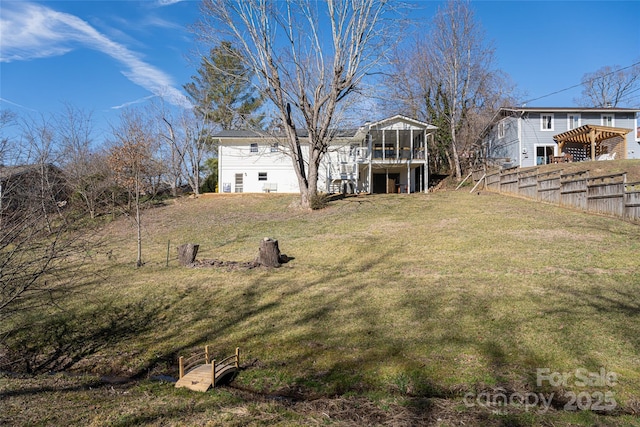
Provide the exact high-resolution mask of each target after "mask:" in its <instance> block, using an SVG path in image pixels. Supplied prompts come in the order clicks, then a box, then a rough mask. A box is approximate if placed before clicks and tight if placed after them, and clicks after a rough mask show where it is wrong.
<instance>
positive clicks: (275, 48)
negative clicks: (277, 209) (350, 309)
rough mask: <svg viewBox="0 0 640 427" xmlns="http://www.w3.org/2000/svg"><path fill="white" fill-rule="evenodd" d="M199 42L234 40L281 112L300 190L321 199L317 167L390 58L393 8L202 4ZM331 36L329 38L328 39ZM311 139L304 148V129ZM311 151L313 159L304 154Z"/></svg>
mask: <svg viewBox="0 0 640 427" xmlns="http://www.w3.org/2000/svg"><path fill="white" fill-rule="evenodd" d="M201 10H202V18H201V21H200V23H199V25H198V27H197V28H198V30H199V36H200V37H201V39H202V40H203V41H205V42H207V43H210V44H212V45H214V46H216V45H219V44H220V42H221V41H222V40H223V39H226V40H230V41H231V42H232V43H233V45H234V46H235V47H236V49H237V50H235V51H229V53H230V54H233V52H237V58H238V60H239V61H241V62H242V63H243V64H245V65H246V68H248V69H249V70H252V73H251V75H253V76H255V79H254V83H255V84H256V86H257V88H258V90H259V92H260V93H261V94H263V95H264V96H265V98H266V99H268V100H269V101H270V102H271V103H272V104H273V106H274V107H275V109H276V111H277V115H278V118H279V120H280V122H281V126H282V130H283V132H284V135H285V141H286V144H287V146H288V150H287V151H288V153H289V154H290V156H291V158H292V162H293V167H294V170H295V172H296V176H297V179H298V185H299V188H300V196H301V200H300V201H301V205H302V206H303V207H305V208H309V207H310V201H311V200H312V199H313V198H314V197H315V196H316V194H317V183H318V168H319V165H320V162H321V160H322V158H323V156H324V155H325V154H326V152H327V149H328V146H329V144H330V142H331V140H332V138H333V137H334V132H333V130H334V128H335V127H336V123H335V121H334V119H335V115H336V112H337V111H338V110H339V109H340V107H341V105H342V103H343V101H344V100H345V99H346V98H347V97H349V95H351V94H352V93H353V92H355V91H357V89H358V88H359V87H360V85H361V84H362V82H363V79H365V77H366V76H367V74H368V73H369V72H370V71H371V70H372V69H373V68H374V67H375V66H376V65H377V64H378V63H379V61H380V60H381V59H382V58H383V57H384V54H385V52H386V50H387V48H388V42H389V40H388V36H389V34H390V33H389V31H388V29H389V25H390V23H391V22H392V21H391V20H386V19H384V17H385V14H386V13H387V12H389V11H390V3H389V2H386V1H378V0H352V1H349V2H346V1H336V0H328V1H326V2H316V1H311V0H287V1H282V2H272V1H267V0H203V2H202V7H201ZM325 31H326V32H325ZM299 127H301V128H303V129H305V130H306V131H307V132H306V133H307V136H305V139H306V141H304V142H303V141H301V136H300V133H299V132H298V128H299ZM304 151H306V153H304Z"/></svg>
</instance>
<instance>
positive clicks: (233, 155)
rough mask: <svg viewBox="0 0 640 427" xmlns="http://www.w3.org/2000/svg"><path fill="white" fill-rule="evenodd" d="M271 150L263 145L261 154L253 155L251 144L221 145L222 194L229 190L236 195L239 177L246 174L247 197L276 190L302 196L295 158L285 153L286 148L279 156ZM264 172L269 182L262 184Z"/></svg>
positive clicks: (267, 145) (278, 152)
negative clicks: (268, 190)
mask: <svg viewBox="0 0 640 427" xmlns="http://www.w3.org/2000/svg"><path fill="white" fill-rule="evenodd" d="M271 147H272V144H270V143H266V142H264V141H263V142H259V143H258V152H257V153H252V152H251V151H250V143H249V142H248V143H246V144H233V145H232V144H226V145H221V146H220V148H219V150H218V158H219V177H218V180H219V181H218V182H219V184H218V186H219V189H220V192H224V191H225V189H226V188H228V189H230V192H232V193H234V192H235V191H236V188H235V175H236V174H242V176H243V190H242V191H243V192H244V193H261V192H263V191H264V189H265V188H266V187H268V188H271V189H274V186H275V188H276V190H275V191H277V192H278V193H298V192H299V187H298V180H297V178H296V175H295V172H294V171H293V166H292V164H291V158H290V157H289V156H287V155H286V154H285V153H284V152H283V151H282V150H283V147H282V146H279V150H278V151H276V152H271ZM260 172H266V174H267V180H266V181H260V180H258V174H259V173H260Z"/></svg>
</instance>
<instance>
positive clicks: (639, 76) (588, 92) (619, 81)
mask: <svg viewBox="0 0 640 427" xmlns="http://www.w3.org/2000/svg"><path fill="white" fill-rule="evenodd" d="M638 90H640V62H636V63H635V64H634V65H633V66H630V67H626V68H620V67H619V66H614V67H610V66H608V65H607V66H605V67H602V68H600V69H598V70H597V71H595V72H593V73H587V74H585V75H584V76H582V97H581V98H579V99H577V100H576V103H577V104H578V105H581V106H584V107H618V106H619V104H620V103H623V102H625V101H626V102H629V99H631V98H630V95H631V94H633V93H635V92H637V91H638ZM637 104H638V103H636V105H637Z"/></svg>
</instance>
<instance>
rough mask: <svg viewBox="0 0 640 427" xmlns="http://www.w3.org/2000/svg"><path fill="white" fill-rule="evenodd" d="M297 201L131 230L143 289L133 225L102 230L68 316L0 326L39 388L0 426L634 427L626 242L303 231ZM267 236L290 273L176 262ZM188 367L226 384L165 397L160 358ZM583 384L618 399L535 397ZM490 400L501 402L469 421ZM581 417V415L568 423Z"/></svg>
mask: <svg viewBox="0 0 640 427" xmlns="http://www.w3.org/2000/svg"><path fill="white" fill-rule="evenodd" d="M611 164H612V165H613V164H614V162H611ZM624 166H626V165H624ZM294 201H295V196H289V195H277V194H270V195H233V194H232V195H212V196H208V197H202V198H199V199H188V198H183V199H177V200H174V201H169V202H167V204H166V205H165V206H162V207H157V208H154V209H149V210H146V211H145V212H144V214H143V227H144V235H143V245H144V246H143V258H144V260H145V265H144V266H143V267H142V268H140V269H136V268H135V267H134V261H135V229H134V225H133V223H132V221H131V220H130V219H128V218H120V219H119V220H117V221H114V222H112V223H110V224H108V225H106V226H105V227H104V228H103V229H102V230H101V232H100V237H101V244H100V245H99V246H95V247H94V248H93V249H92V250H91V251H88V252H87V254H86V260H85V261H84V262H85V263H86V264H85V269H86V270H85V276H86V277H83V278H78V279H79V280H78V284H77V286H76V287H75V288H74V289H73V292H72V293H70V294H69V297H68V299H67V300H66V302H65V303H64V305H62V306H59V307H56V308H50V309H48V311H47V312H44V311H42V310H39V311H38V312H30V313H24V314H23V315H22V316H21V317H20V318H17V319H15V320H14V322H13V323H12V324H9V325H7V324H3V325H2V326H0V334H2V335H3V336H5V337H7V338H6V340H5V343H6V345H5V346H4V348H2V351H1V352H0V353H1V354H0V356H2V355H4V357H5V359H4V360H6V358H7V357H9V356H12V357H14V358H15V359H18V355H19V354H21V355H22V356H23V357H25V358H30V359H29V360H30V361H31V367H32V368H34V367H37V366H38V364H41V366H43V367H45V368H46V369H42V370H40V371H38V372H37V373H36V374H35V375H23V374H19V371H20V370H21V369H24V366H26V365H25V363H26V362H21V363H18V364H15V365H13V368H12V369H13V370H14V371H16V372H17V373H16V374H8V373H4V374H0V397H1V398H2V399H1V401H2V403H1V405H2V409H1V410H0V424H7V425H60V424H65V425H94V426H107V425H109V426H125V425H127V426H128V425H225V426H226V425H316V424H329V425H462V423H464V425H488V426H505V425H531V426H534V425H576V426H591V425H596V424H597V425H602V426H605V425H607V426H627V425H633V424H634V423H635V424H636V425H638V418H637V416H638V415H639V414H640V401H639V400H638V396H640V368H639V366H640V359H639V356H638V355H639V354H640V293H639V292H638V283H640V267H639V266H638V261H637V254H638V250H639V246H638V245H639V243H638V242H640V227H638V226H637V225H634V224H630V223H626V222H623V221H619V220H615V219H611V218H606V217H599V216H592V215H587V214H584V213H581V212H576V211H571V210H565V209H561V208H558V207H555V206H550V205H544V204H539V203H535V202H531V201H527V200H522V199H518V198H511V197H505V196H501V195H497V194H491V193H485V192H483V193H481V194H480V195H477V194H468V193H467V192H466V191H459V192H439V193H435V194H429V195H424V194H415V195H376V196H358V197H348V198H345V199H343V200H337V201H334V202H332V203H331V204H330V205H329V207H328V208H326V209H323V210H320V211H314V212H302V211H299V210H296V209H294V208H292V207H291V205H292V204H293V202H294ZM265 236H270V237H274V238H276V239H278V240H279V242H280V249H281V251H282V252H283V253H286V254H287V255H289V256H290V257H292V258H293V260H291V261H290V262H289V263H287V264H284V265H283V266H282V267H281V268H279V269H271V270H270V269H263V268H257V269H228V268H210V269H189V268H184V267H180V266H179V265H178V263H177V262H176V260H175V251H176V249H175V248H176V246H177V245H179V244H181V243H187V242H192V243H198V244H200V252H199V255H198V258H215V259H220V260H225V261H250V260H252V259H253V258H254V257H255V256H256V254H257V249H258V245H259V241H260V239H262V238H263V237H265ZM167 247H169V254H170V262H169V265H168V266H166V262H167V261H166V257H167ZM85 278H91V280H80V279H85ZM23 325H28V327H23ZM204 345H211V346H212V348H214V351H215V354H216V355H218V356H220V355H226V354H228V353H229V352H232V351H233V349H234V348H235V347H240V348H241V352H242V365H243V370H242V372H241V373H240V374H239V376H238V377H237V378H236V379H235V380H234V381H233V382H232V383H231V384H230V385H229V386H228V387H223V388H221V389H219V390H216V391H209V392H208V393H206V394H197V393H194V392H189V391H186V390H176V389H175V388H174V387H173V385H172V383H171V382H169V381H168V378H167V376H169V377H175V376H177V360H178V357H179V356H180V355H189V354H191V353H192V352H195V351H198V350H201V349H202V347H203V346H204ZM45 362H47V363H45ZM601 369H604V373H605V374H610V373H614V374H615V375H616V379H617V381H615V382H612V383H609V384H595V385H594V384H592V386H590V387H583V386H580V384H578V383H577V382H576V380H575V376H574V377H573V379H569V380H568V381H567V382H566V384H564V385H562V384H560V385H558V384H556V385H555V386H554V384H552V383H551V381H549V380H544V379H543V380H542V382H541V384H538V381H537V380H539V379H540V377H539V375H540V372H547V373H549V374H553V373H564V372H570V373H573V374H574V375H575V374H576V373H600V372H601ZM539 370H542V371H539ZM36 371H37V369H36ZM51 371H53V372H55V371H64V372H60V373H56V374H49V373H48V372H51ZM580 393H582V395H580ZM607 393H608V394H607ZM501 395H505V396H509V397H511V398H514V396H515V400H513V399H512V401H511V403H512V404H511V405H506V406H500V405H499V404H497V405H493V404H491V401H483V400H482V399H483V398H484V397H489V398H490V400H491V399H493V400H496V399H497V401H498V403H499V401H500V396H501ZM578 395H580V396H582V401H581V403H580V405H581V407H584V408H587V398H588V400H589V402H588V403H589V405H588V408H587V409H594V410H586V411H578V412H575V411H566V410H564V408H565V406H566V407H567V408H568V409H571V407H572V405H573V407H575V408H576V409H578V407H577V406H576V405H577V404H576V402H575V400H574V402H573V403H572V402H571V398H572V396H574V397H575V396H578ZM605 395H606V396H609V397H608V401H607V402H605V403H607V404H608V405H609V406H606V405H604V409H602V408H600V407H599V406H598V405H596V406H593V405H594V404H596V403H598V402H600V403H602V400H603V399H604V396H605ZM483 396H484V397H483ZM518 396H521V397H522V396H528V397H529V398H531V399H533V397H535V398H536V402H535V405H534V404H533V403H532V404H531V405H529V404H522V402H520V401H518V398H517V397H518ZM601 396H603V399H600V397H601ZM612 397H613V399H614V400H615V405H613V406H612V405H611V403H612V402H611V398H612ZM544 401H550V402H551V406H550V407H548V406H545V404H544V403H543V402H544ZM600 406H602V405H600Z"/></svg>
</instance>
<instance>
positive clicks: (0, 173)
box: [0, 163, 59, 180]
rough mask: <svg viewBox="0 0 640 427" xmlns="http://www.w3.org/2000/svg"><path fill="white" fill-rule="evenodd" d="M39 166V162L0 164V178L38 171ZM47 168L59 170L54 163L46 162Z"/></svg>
mask: <svg viewBox="0 0 640 427" xmlns="http://www.w3.org/2000/svg"><path fill="white" fill-rule="evenodd" d="M40 166H41V165H39V164H32V165H18V166H0V180H4V179H7V178H11V177H15V176H18V175H22V174H23V173H26V172H31V171H34V170H36V171H39V170H40ZM45 166H46V167H47V168H48V169H55V170H59V169H58V168H57V167H55V166H54V165H52V164H50V163H47V164H46V165H45Z"/></svg>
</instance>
